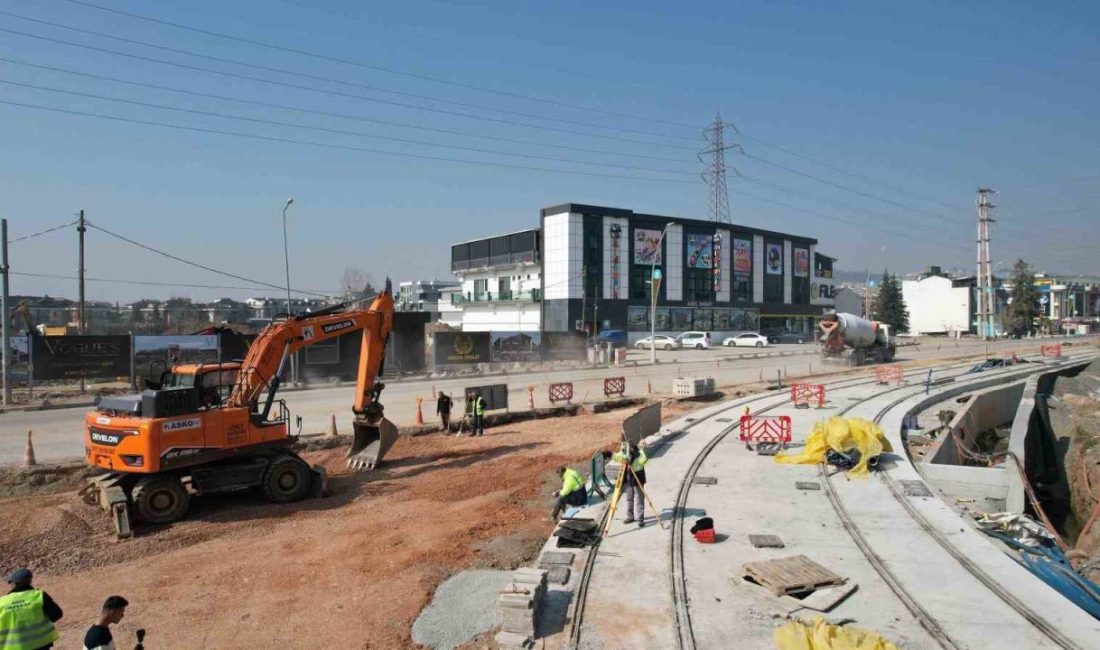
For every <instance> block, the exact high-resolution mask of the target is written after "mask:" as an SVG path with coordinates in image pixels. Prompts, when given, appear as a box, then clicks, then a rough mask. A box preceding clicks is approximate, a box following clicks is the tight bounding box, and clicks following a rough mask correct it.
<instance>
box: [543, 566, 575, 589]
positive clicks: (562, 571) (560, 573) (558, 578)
mask: <svg viewBox="0 0 1100 650" xmlns="http://www.w3.org/2000/svg"><path fill="white" fill-rule="evenodd" d="M570 573H571V571H570V569H569V567H566V566H556V567H552V568H551V569H550V570H549V571H547V576H546V579H547V580H548V581H550V582H552V583H554V584H558V585H564V584H565V583H567V582H569V574H570Z"/></svg>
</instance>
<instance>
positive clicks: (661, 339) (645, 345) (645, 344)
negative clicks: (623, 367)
mask: <svg viewBox="0 0 1100 650" xmlns="http://www.w3.org/2000/svg"><path fill="white" fill-rule="evenodd" d="M654 343H656V345H657V347H658V348H660V349H663V350H675V349H676V348H678V347H680V342H679V341H678V340H676V339H674V338H672V337H671V336H665V335H663V334H657V335H656V336H647V337H645V338H644V339H638V341H636V342H635V343H634V347H635V348H637V349H639V350H648V349H649V348H651V347H653V344H654Z"/></svg>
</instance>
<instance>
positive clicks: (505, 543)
mask: <svg viewBox="0 0 1100 650" xmlns="http://www.w3.org/2000/svg"><path fill="white" fill-rule="evenodd" d="M696 406H697V405H696ZM694 407H695V406H685V405H680V404H666V405H665V408H664V413H665V416H666V418H668V417H673V416H675V415H677V414H680V413H683V412H685V411H687V410H691V409H692V408H694ZM633 411H634V410H633V409H625V410H619V411H611V412H609V413H604V414H599V415H596V414H582V415H578V416H575V417H566V418H558V419H550V420H533V421H527V422H521V423H515V424H509V425H505V426H502V427H499V428H496V429H489V430H487V431H486V434H485V436H484V437H481V438H468V437H463V438H457V437H454V436H443V435H440V434H435V435H428V436H421V437H403V438H401V439H400V440H399V441H398V442H397V444H396V445H394V448H393V449H392V450H391V452H390V454H389V455H388V456H387V458H386V462H385V463H384V465H383V467H382V468H381V469H379V470H378V471H376V472H375V473H373V474H353V473H350V472H349V470H347V469H346V468H345V467H344V465H343V462H342V459H343V455H344V453H345V452H346V448H345V447H338V448H334V449H328V450H318V451H310V452H305V453H304V454H303V456H304V457H306V459H307V460H308V461H310V462H312V463H320V464H323V465H324V466H325V467H326V468H327V469H328V471H329V475H330V484H331V488H332V494H331V495H330V496H328V497H326V498H323V499H317V500H310V501H304V502H300V503H297V504H288V505H273V504H268V503H265V502H263V501H262V500H260V499H259V498H257V497H254V496H251V495H233V496H224V497H205V498H202V499H195V500H193V501H192V505H191V511H190V513H189V516H188V519H187V520H185V521H182V522H179V523H176V524H173V525H171V526H167V527H163V528H161V529H159V530H144V531H139V532H140V534H139V535H138V536H137V537H135V538H134V539H132V540H128V541H123V542H117V541H115V540H114V536H113V534H112V530H111V527H110V523H109V521H108V519H107V517H106V516H105V515H104V514H103V513H101V512H100V511H99V510H98V509H95V508H93V507H90V506H86V505H84V504H83V503H81V502H80V501H79V499H78V497H77V495H76V494H75V492H74V491H73V484H74V483H75V479H70V480H68V482H67V481H66V480H62V479H51V480H46V479H41V480H40V481H41V489H40V490H39V491H38V492H36V493H35V494H33V495H30V496H11V497H9V498H4V499H2V500H0V557H2V558H3V559H4V565H5V566H3V567H0V568H2V569H4V570H7V569H8V568H9V567H13V566H20V565H26V566H30V567H31V568H33V569H34V570H35V572H36V585H37V586H39V587H41V588H43V589H45V590H46V591H47V592H49V593H50V595H51V596H53V598H54V599H55V600H56V601H57V602H58V603H59V604H60V605H61V606H62V607H63V608H64V609H65V618H64V619H63V620H62V621H61V623H60V630H61V634H62V641H61V645H60V646H59V647H73V646H74V644H77V643H79V639H80V638H82V635H83V630H84V629H86V627H87V626H88V625H90V624H91V623H92V622H93V619H94V618H95V615H96V613H97V610H98V607H99V605H100V604H101V603H102V601H103V599H104V598H105V597H106V596H108V595H111V594H116V593H117V594H121V595H123V596H125V597H126V598H128V599H129V600H130V602H131V607H130V609H129V611H128V612H127V616H126V619H125V620H124V621H123V622H122V624H121V625H120V626H119V631H118V632H116V633H115V638H116V639H117V640H119V646H120V647H128V646H129V645H132V642H133V639H134V631H135V630H136V629H138V628H145V629H146V630H148V634H149V636H148V637H147V641H146V643H147V645H148V647H154V648H155V647H161V648H167V647H173V648H184V647H186V648H270V647H283V648H407V647H410V646H413V645H415V644H414V643H413V642H412V640H411V638H410V629H411V627H412V623H413V621H414V620H415V619H416V616H417V615H418V614H419V612H420V610H421V609H422V608H423V607H424V606H425V605H426V604H427V603H428V602H429V600H430V598H431V596H432V593H433V591H434V589H435V587H436V586H437V585H439V584H440V583H441V582H442V581H443V580H444V579H446V577H448V576H449V575H452V574H454V573H456V572H458V571H461V570H464V569H467V568H475V567H500V568H514V567H517V566H521V565H523V564H524V563H526V562H529V561H530V560H531V559H533V557H534V554H535V553H537V551H538V549H539V547H540V546H541V545H542V543H543V541H544V540H545V539H546V537H547V536H548V535H549V533H550V531H551V528H552V525H551V523H550V520H549V517H548V514H549V506H550V504H551V499H550V497H549V491H550V490H551V489H552V488H551V487H550V486H551V485H552V483H553V481H554V478H553V476H552V472H553V469H554V468H555V467H556V466H557V465H559V464H563V463H571V464H574V466H576V467H578V468H580V467H582V466H583V465H584V464H586V461H587V459H588V458H589V457H590V456H591V454H592V453H593V452H594V451H595V450H597V449H599V448H601V447H610V446H611V445H612V444H613V442H614V440H615V439H616V438H617V437H618V435H619V432H620V431H621V426H620V423H621V421H622V420H623V418H625V417H626V416H628V415H630V414H631V413H633ZM76 473H77V472H75V471H74V472H73V474H76ZM18 482H19V481H18V478H17V477H13V476H8V477H7V478H6V479H5V478H3V477H0V489H3V493H4V494H5V495H11V494H18V492H13V491H12V488H13V487H15V486H14V485H13V484H16V483H18ZM59 490H60V491H59ZM51 492H52V493H51Z"/></svg>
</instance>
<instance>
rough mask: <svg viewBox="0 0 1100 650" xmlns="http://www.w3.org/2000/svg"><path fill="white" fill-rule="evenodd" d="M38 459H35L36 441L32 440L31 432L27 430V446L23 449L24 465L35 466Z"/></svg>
mask: <svg viewBox="0 0 1100 650" xmlns="http://www.w3.org/2000/svg"><path fill="white" fill-rule="evenodd" d="M37 464H38V461H37V460H35V459H34V443H33V442H31V432H30V431H28V432H27V447H26V449H24V450H23V467H33V466H34V465H37Z"/></svg>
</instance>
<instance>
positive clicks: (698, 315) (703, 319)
mask: <svg viewBox="0 0 1100 650" xmlns="http://www.w3.org/2000/svg"><path fill="white" fill-rule="evenodd" d="M691 328H692V329H695V330H699V331H700V332H709V331H710V330H712V329H714V310H713V309H693V310H692V313H691Z"/></svg>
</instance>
